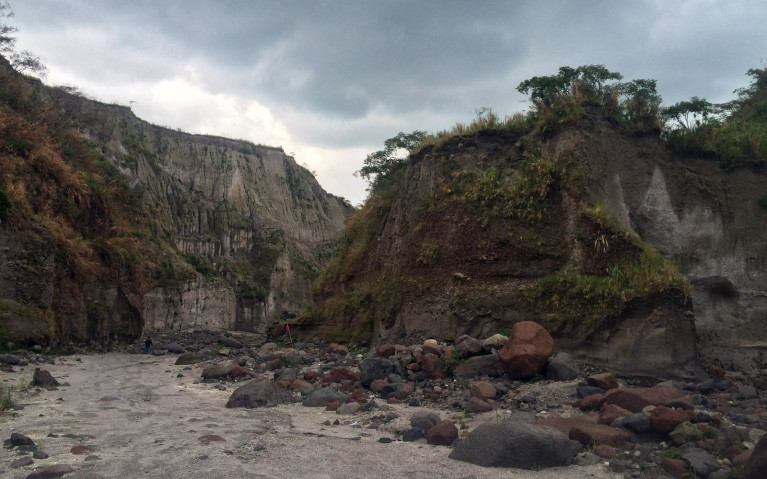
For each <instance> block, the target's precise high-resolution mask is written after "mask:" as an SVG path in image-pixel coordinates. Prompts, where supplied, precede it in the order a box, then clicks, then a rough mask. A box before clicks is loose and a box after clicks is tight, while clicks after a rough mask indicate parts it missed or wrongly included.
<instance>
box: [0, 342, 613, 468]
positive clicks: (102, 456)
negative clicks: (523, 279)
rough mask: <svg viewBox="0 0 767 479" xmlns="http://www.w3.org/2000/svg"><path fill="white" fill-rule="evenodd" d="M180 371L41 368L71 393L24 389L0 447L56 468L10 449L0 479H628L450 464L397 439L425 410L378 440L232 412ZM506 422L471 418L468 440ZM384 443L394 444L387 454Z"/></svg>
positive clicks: (313, 413) (23, 377)
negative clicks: (20, 438)
mask: <svg viewBox="0 0 767 479" xmlns="http://www.w3.org/2000/svg"><path fill="white" fill-rule="evenodd" d="M175 360H176V357H175V356H146V355H130V354H122V353H108V354H101V355H80V356H67V357H62V358H58V359H57V360H56V364H50V365H44V366H43V367H42V369H45V370H47V371H49V372H51V373H52V375H53V376H54V377H55V378H56V379H57V380H58V381H59V382H60V383H65V385H61V386H59V387H58V388H55V389H50V390H48V389H41V388H17V389H15V390H14V391H13V396H12V397H13V400H14V403H15V404H16V405H17V406H23V408H22V409H14V410H8V411H5V412H4V413H3V414H2V415H0V431H2V432H0V436H2V439H4V440H5V439H8V438H9V437H10V435H11V433H13V432H17V433H20V434H24V435H26V436H29V437H30V438H31V439H33V440H34V441H35V443H36V445H37V447H38V449H39V450H42V451H45V452H46V453H47V454H48V455H49V457H48V458H47V459H35V460H34V463H33V464H32V465H28V466H22V467H20V468H15V469H14V468H11V467H10V464H11V462H12V461H14V460H15V459H18V458H20V457H22V456H21V455H20V453H18V452H17V451H16V450H9V449H2V452H0V455H1V456H0V477H3V478H9V479H16V478H26V477H27V476H28V475H29V474H30V473H32V472H33V471H34V470H35V469H36V468H39V467H43V466H49V465H53V464H67V465H70V466H71V467H72V468H73V469H74V471H75V472H73V473H70V474H68V475H65V476H64V477H65V478H66V477H77V478H80V479H88V478H91V479H94V478H115V477H119V478H139V477H161V478H168V479H174V478H178V479H182V478H183V479H188V478H191V477H194V478H203V479H204V478H220V477H230V478H237V477H249V478H251V477H268V478H295V477H303V476H305V477H315V478H331V477H370V478H379V477H380V478H391V477H409V478H423V477H433V478H442V477H445V478H447V477H449V478H467V479H468V478H475V479H482V478H488V479H489V478H538V479H555V478H561V477H571V478H581V477H589V478H597V479H599V478H603V479H606V478H618V477H622V475H621V474H616V473H613V472H610V471H609V469H608V468H607V466H606V465H604V464H598V465H593V466H570V467H567V468H553V469H544V470H539V471H528V470H518V469H497V468H484V467H481V466H475V465H472V464H468V463H463V462H458V461H454V460H452V459H448V454H449V453H450V451H451V448H449V447H442V446H431V445H428V444H426V442H425V440H420V441H417V442H403V441H401V440H400V439H399V438H398V436H397V434H396V432H397V431H398V430H404V429H407V428H408V427H409V418H410V416H411V415H412V414H413V413H414V412H415V411H417V410H418V408H412V407H408V406H405V405H391V406H387V407H389V408H391V411H393V412H394V413H396V414H397V415H398V416H399V417H398V418H397V419H395V420H394V421H391V422H389V423H387V424H385V425H383V426H381V427H379V428H378V429H370V428H368V427H367V426H365V424H366V423H367V421H368V420H369V419H370V418H371V417H372V416H376V415H381V414H388V412H382V411H374V412H373V411H371V412H366V413H358V414H355V415H351V416H344V415H338V414H336V413H335V412H327V411H325V410H324V408H309V407H304V406H302V405H300V404H291V405H281V406H277V407H273V408H262V409H226V407H225V405H226V402H227V400H228V399H229V396H230V395H231V392H232V391H233V390H234V389H235V388H237V387H239V386H240V385H241V383H235V384H227V385H221V384H210V383H201V382H199V378H200V373H201V370H202V366H201V365H200V366H176V365H174V362H175ZM34 368H35V365H29V366H26V367H14V369H15V372H12V373H8V372H4V373H2V380H3V382H4V384H5V385H8V384H10V385H27V384H29V382H30V381H31V379H32V374H33V371H34ZM561 387H569V386H568V384H567V383H562V385H561ZM544 394H552V395H556V391H549V392H544ZM435 412H437V413H438V414H440V416H441V417H443V418H444V419H447V418H449V419H456V423H458V422H459V420H460V419H457V418H453V417H452V416H451V415H450V413H446V412H445V411H440V410H436V411H435ZM506 414H508V413H506V412H504V411H499V412H492V413H486V414H482V415H478V416H477V417H476V418H468V419H467V420H466V422H465V424H466V429H464V431H470V430H471V429H473V428H474V427H475V426H476V425H477V424H479V423H481V422H483V421H493V420H502V419H503V417H504V415H506ZM336 420H338V422H339V423H338V424H337V425H334V422H335V421H336ZM361 425H362V427H359V426H361ZM206 436H207V438H205V437H206ZM382 438H386V439H384V440H385V441H386V440H388V439H391V440H392V442H386V443H381V442H379V439H382ZM79 445H86V446H91V447H92V450H90V451H86V452H85V453H84V454H74V453H73V452H72V448H73V447H75V446H79Z"/></svg>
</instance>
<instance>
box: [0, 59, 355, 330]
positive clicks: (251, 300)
mask: <svg viewBox="0 0 767 479" xmlns="http://www.w3.org/2000/svg"><path fill="white" fill-rule="evenodd" d="M0 76H2V82H0V85H1V86H2V92H0V93H2V95H1V96H2V99H3V103H2V108H3V117H2V120H3V123H2V124H1V125H0V127H2V130H3V134H2V174H3V177H2V182H1V183H0V187H1V188H2V193H3V198H4V200H5V204H4V205H3V211H2V212H3V217H2V218H0V221H2V224H1V225H0V237H2V240H3V241H2V243H3V245H4V248H3V249H2V251H1V252H0V254H2V260H3V261H2V263H1V264H0V293H1V294H2V304H3V308H2V310H1V311H0V313H1V314H0V316H1V317H2V318H3V328H2V329H4V330H5V333H4V334H6V335H8V334H10V336H11V338H12V339H13V337H15V338H16V339H19V340H22V341H23V340H25V339H28V340H33V341H39V342H51V341H59V340H67V339H73V340H78V341H85V340H96V341H103V340H107V339H108V338H110V337H112V336H124V337H127V338H132V337H136V336H138V335H140V334H141V333H142V332H143V331H146V330H149V331H152V330H164V329H185V328H190V327H205V328H230V329H231V328H235V329H241V330H246V331H252V332H260V333H262V334H263V333H264V332H265V329H266V326H267V325H268V323H270V322H273V321H276V320H278V319H280V318H281V317H284V316H285V315H292V314H293V312H295V311H298V310H300V309H301V308H302V307H303V306H304V305H305V304H306V303H307V302H308V301H309V293H310V291H309V284H310V281H311V280H312V279H313V278H314V277H315V276H316V272H317V270H318V269H319V267H320V266H321V264H322V263H323V262H324V261H325V260H326V258H327V256H328V255H329V252H330V250H331V249H332V244H333V242H334V240H335V239H336V238H337V237H338V235H339V233H340V231H341V229H342V228H343V225H344V221H345V219H346V217H347V216H348V214H349V213H350V211H351V208H350V206H349V205H348V203H347V202H346V201H345V200H343V199H342V198H338V197H335V196H333V195H330V194H328V193H326V192H325V191H324V190H323V189H322V188H321V187H320V186H319V184H318V183H317V181H316V179H315V178H314V177H313V175H312V174H311V172H309V171H308V170H307V169H306V168H303V167H301V166H299V165H298V164H297V163H296V161H295V160H294V159H293V158H292V157H290V156H289V155H287V154H285V152H284V151H283V150H282V149H280V148H272V147H266V146H260V145H254V144H252V143H249V142H245V141H237V140H229V139H225V138H218V137H210V136H204V135H192V134H187V133H183V132H180V131H175V130H170V129H167V128H163V127H158V126H155V125H151V124H149V123H147V122H145V121H142V120H140V119H139V118H137V117H136V116H135V115H133V113H132V112H131V111H130V109H129V108H126V107H121V106H118V105H106V104H103V103H99V102H97V101H93V100H89V99H86V98H84V97H82V96H80V95H76V94H72V92H68V91H65V89H51V88H48V87H46V86H44V85H42V84H41V83H40V82H39V81H36V80H34V79H30V78H26V77H22V76H21V75H18V74H16V73H15V72H14V71H13V70H12V69H11V68H10V67H9V65H8V64H7V62H5V61H4V60H3V61H2V62H0ZM41 194H42V195H41ZM20 312H21V313H20ZM29 318H34V321H33V322H34V327H24V325H25V324H27V325H29V324H30V323H29V321H27V319H29Z"/></svg>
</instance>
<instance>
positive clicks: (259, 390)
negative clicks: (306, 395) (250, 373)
mask: <svg viewBox="0 0 767 479" xmlns="http://www.w3.org/2000/svg"><path fill="white" fill-rule="evenodd" d="M292 400H293V396H292V394H291V393H290V391H288V390H286V389H283V388H281V387H279V386H278V385H277V384H275V383H273V382H272V381H268V380H259V379H251V380H250V381H248V382H246V383H245V384H244V385H242V386H240V387H239V388H237V389H235V390H234V392H232V395H231V396H230V397H229V401H228V402H227V403H226V407H227V408H234V407H246V408H257V407H269V406H274V405H276V404H279V403H287V402H291V401H292Z"/></svg>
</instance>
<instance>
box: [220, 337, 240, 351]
mask: <svg viewBox="0 0 767 479" xmlns="http://www.w3.org/2000/svg"><path fill="white" fill-rule="evenodd" d="M218 344H220V345H222V346H224V347H227V348H232V349H242V348H243V346H244V345H243V344H242V342H241V341H239V340H237V339H234V338H230V337H229V336H219V338H218Z"/></svg>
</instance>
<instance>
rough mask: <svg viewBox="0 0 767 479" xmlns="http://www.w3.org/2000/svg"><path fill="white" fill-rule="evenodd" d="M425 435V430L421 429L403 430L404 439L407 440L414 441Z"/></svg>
mask: <svg viewBox="0 0 767 479" xmlns="http://www.w3.org/2000/svg"><path fill="white" fill-rule="evenodd" d="M423 435H424V431H423V430H421V429H416V428H411V429H405V430H404V431H402V440H403V441H405V442H413V441H417V440H419V439H421V438H422V437H423Z"/></svg>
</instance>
